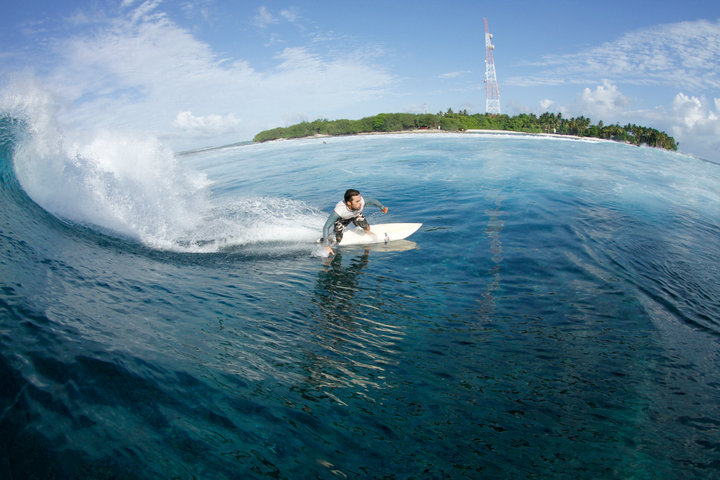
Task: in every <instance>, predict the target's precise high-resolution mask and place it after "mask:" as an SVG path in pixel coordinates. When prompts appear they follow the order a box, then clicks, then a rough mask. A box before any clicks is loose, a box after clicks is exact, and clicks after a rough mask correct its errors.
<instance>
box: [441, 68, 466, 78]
mask: <svg viewBox="0 0 720 480" xmlns="http://www.w3.org/2000/svg"><path fill="white" fill-rule="evenodd" d="M467 73H468V72H467V70H460V71H458V72H448V73H443V74H442V75H440V78H458V77H462V76H463V75H465V74H467Z"/></svg>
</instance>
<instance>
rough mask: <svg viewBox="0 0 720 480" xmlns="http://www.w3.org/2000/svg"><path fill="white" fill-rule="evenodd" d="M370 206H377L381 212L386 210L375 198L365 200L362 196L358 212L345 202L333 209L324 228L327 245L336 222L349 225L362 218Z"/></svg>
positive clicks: (340, 202) (339, 203)
mask: <svg viewBox="0 0 720 480" xmlns="http://www.w3.org/2000/svg"><path fill="white" fill-rule="evenodd" d="M368 205H375V206H376V207H378V208H379V209H381V210H382V209H383V208H384V207H383V204H382V203H380V202H379V201H377V200H375V199H374V198H370V197H368V198H365V197H363V196H362V195H360V208H359V209H357V210H350V209H349V208H348V206H347V204H346V203H345V202H344V201H342V200H341V201H339V202H338V203H337V204H336V205H335V208H334V209H333V211H332V213H331V214H330V216H329V217H328V219H327V221H326V222H325V226H324V227H323V239H324V241H325V243H327V242H328V239H329V238H330V234H331V233H332V231H333V227H334V225H335V222H337V221H338V220H341V221H342V223H343V224H345V225H347V224H348V223H350V222H351V221H352V220H353V219H354V218H357V217H358V216H360V215H361V214H362V212H363V209H364V208H365V207H366V206H368Z"/></svg>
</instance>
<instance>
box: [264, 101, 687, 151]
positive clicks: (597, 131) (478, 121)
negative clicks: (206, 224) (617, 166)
mask: <svg viewBox="0 0 720 480" xmlns="http://www.w3.org/2000/svg"><path fill="white" fill-rule="evenodd" d="M417 129H440V130H444V131H448V132H461V131H465V130H507V131H513V132H525V133H551V134H552V133H555V134H560V135H574V136H577V137H593V138H602V139H607V140H615V141H619V142H627V143H631V144H633V145H649V146H651V147H659V148H665V149H667V150H673V151H674V150H677V148H678V143H677V142H676V141H675V139H674V138H673V137H671V136H669V135H668V134H666V133H665V132H662V131H659V130H656V129H654V128H649V127H642V126H639V125H630V124H628V125H625V126H620V125H618V124H614V125H603V122H602V121H601V122H599V123H598V124H596V125H593V124H592V121H591V120H590V119H589V118H586V117H584V116H580V117H575V118H564V117H563V116H562V114H561V113H557V114H555V113H543V114H542V115H540V116H537V115H535V114H534V113H530V114H527V113H521V114H519V115H515V116H508V115H490V114H480V113H477V114H474V115H470V114H468V113H467V111H460V112H457V113H456V112H453V111H452V109H448V110H447V111H446V112H444V113H443V112H440V113H437V114H428V113H425V114H414V113H380V114H378V115H375V116H372V117H365V118H361V119H360V120H346V119H342V120H326V119H320V120H315V121H313V122H302V123H298V124H295V125H291V126H289V127H279V128H274V129H272V130H265V131H262V132H260V133H258V134H257V135H256V136H255V138H254V139H253V141H255V142H267V141H269V140H278V139H281V138H286V139H287V138H302V137H311V136H314V135H331V136H333V135H355V134H358V133H371V132H400V131H405V130H417Z"/></svg>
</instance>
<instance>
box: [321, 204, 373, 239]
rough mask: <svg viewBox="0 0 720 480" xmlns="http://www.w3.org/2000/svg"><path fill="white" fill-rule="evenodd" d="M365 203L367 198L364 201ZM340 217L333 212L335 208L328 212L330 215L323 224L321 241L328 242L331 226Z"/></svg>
mask: <svg viewBox="0 0 720 480" xmlns="http://www.w3.org/2000/svg"><path fill="white" fill-rule="evenodd" d="M365 202H366V203H367V200H366V201H365ZM338 218H340V215H338V214H337V212H335V210H333V211H332V213H330V216H329V217H328V219H327V220H326V221H325V225H324V226H323V242H324V243H325V244H326V245H327V244H328V243H330V234H331V233H332V231H333V226H334V225H335V222H336V221H337V220H338Z"/></svg>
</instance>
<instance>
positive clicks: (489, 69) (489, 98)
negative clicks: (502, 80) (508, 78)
mask: <svg viewBox="0 0 720 480" xmlns="http://www.w3.org/2000/svg"><path fill="white" fill-rule="evenodd" d="M483 20H485V113H490V114H492V115H500V90H499V89H498V83H497V75H496V74H495V59H494V58H493V50H494V49H495V45H493V44H492V37H493V36H492V33H490V31H489V30H488V24H487V18H484V19H483Z"/></svg>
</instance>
